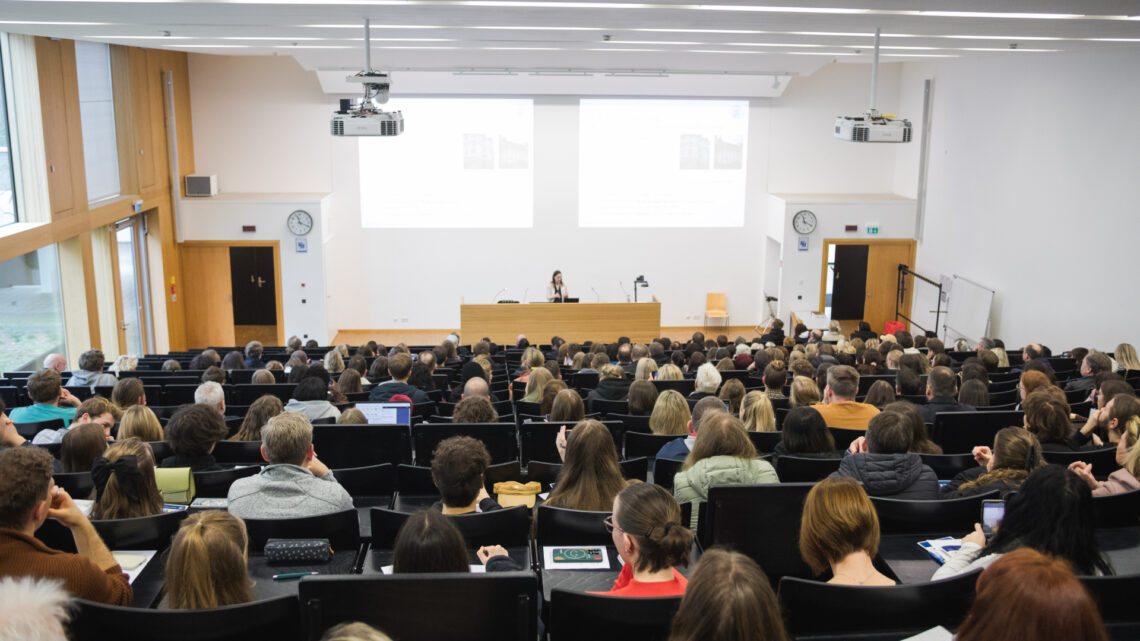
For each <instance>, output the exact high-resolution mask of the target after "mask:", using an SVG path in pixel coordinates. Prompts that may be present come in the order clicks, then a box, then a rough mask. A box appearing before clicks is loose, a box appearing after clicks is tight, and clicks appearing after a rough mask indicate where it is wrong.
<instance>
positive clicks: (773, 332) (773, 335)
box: [760, 318, 784, 345]
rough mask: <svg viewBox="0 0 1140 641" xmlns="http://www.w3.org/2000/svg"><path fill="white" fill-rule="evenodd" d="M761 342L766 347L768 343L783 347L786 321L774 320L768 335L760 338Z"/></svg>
mask: <svg viewBox="0 0 1140 641" xmlns="http://www.w3.org/2000/svg"><path fill="white" fill-rule="evenodd" d="M760 342H761V343H764V344H765V345H767V344H768V343H772V344H774V345H782V344H783V343H784V321H782V320H780V319H778V318H776V319H773V320H772V326H771V327H770V328H768V333H766V334H764V335H763V336H761V337H760Z"/></svg>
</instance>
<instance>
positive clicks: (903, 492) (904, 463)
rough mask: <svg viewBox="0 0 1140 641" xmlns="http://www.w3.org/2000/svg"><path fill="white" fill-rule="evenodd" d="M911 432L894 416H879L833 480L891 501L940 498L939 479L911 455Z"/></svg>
mask: <svg viewBox="0 0 1140 641" xmlns="http://www.w3.org/2000/svg"><path fill="white" fill-rule="evenodd" d="M913 440H914V432H913V430H912V429H911V428H910V425H909V424H908V423H907V420H906V418H905V417H904V416H902V415H901V414H898V413H897V412H881V413H879V414H877V415H875V416H874V417H873V418H872V419H871V421H870V422H869V423H868V424H867V436H866V437H862V436H860V437H859V438H857V439H855V441H854V442H852V443H851V448H850V450H848V454H847V455H846V456H844V457H843V460H842V461H840V462H839V470H838V471H836V472H833V473H832V474H831V477H832V478H838V477H844V476H846V477H851V478H853V479H855V480H856V481H859V482H860V483H862V484H863V488H864V489H865V490H867V494H869V495H871V496H885V497H890V498H892V499H920V500H935V499H937V498H939V491H938V475H937V474H935V473H934V470H932V469H930V467H929V466H927V465H923V463H922V457H921V456H919V455H918V454H914V453H910V452H908V450H909V449H910V446H911V443H912V441H913Z"/></svg>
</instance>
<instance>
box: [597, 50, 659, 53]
mask: <svg viewBox="0 0 1140 641" xmlns="http://www.w3.org/2000/svg"><path fill="white" fill-rule="evenodd" d="M585 51H606V52H612V53H618V52H626V51H629V52H637V53H649V52H655V51H661V49H585Z"/></svg>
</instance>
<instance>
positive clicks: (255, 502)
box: [228, 411, 353, 519]
mask: <svg viewBox="0 0 1140 641" xmlns="http://www.w3.org/2000/svg"><path fill="white" fill-rule="evenodd" d="M261 456H262V458H264V459H265V460H266V461H268V462H269V465H266V466H265V467H263V468H261V472H260V473H259V474H257V475H256V476H249V477H246V478H242V479H238V480H236V481H234V482H233V485H231V486H230V491H229V508H228V509H229V511H230V513H231V514H233V515H234V516H237V517H240V518H243V519H294V518H301V517H306V516H317V515H320V514H329V513H331V512H340V511H342V510H351V509H353V505H352V497H351V496H349V495H348V492H346V491H345V489H344V488H343V487H341V486H340V483H337V482H336V477H334V476H333V473H332V471H331V470H329V468H328V466H326V465H325V464H324V463H322V462H321V461H320V459H318V458H317V454H316V451H315V450H314V449H313V426H312V425H311V424H310V423H309V419H308V418H306V417H305V415H304V414H301V413H299V412H290V411H285V412H282V413H281V414H278V415H277V416H274V417H273V418H271V419H269V422H268V423H266V424H265V428H264V429H263V430H262V432H261Z"/></svg>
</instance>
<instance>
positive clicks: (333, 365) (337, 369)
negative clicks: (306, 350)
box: [325, 349, 344, 375]
mask: <svg viewBox="0 0 1140 641" xmlns="http://www.w3.org/2000/svg"><path fill="white" fill-rule="evenodd" d="M325 371H327V372H328V373H329V374H333V375H336V374H340V373H341V372H343V371H344V357H343V356H341V354H340V352H339V351H338V350H335V349H331V350H329V351H328V352H326V353H325Z"/></svg>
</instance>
